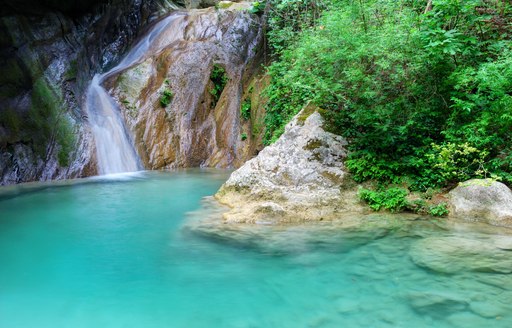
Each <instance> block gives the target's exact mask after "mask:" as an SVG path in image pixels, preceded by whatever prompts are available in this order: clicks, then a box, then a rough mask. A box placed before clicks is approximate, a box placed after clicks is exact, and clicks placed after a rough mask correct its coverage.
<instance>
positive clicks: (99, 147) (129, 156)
mask: <svg viewBox="0 0 512 328" xmlns="http://www.w3.org/2000/svg"><path fill="white" fill-rule="evenodd" d="M181 16H182V14H180V13H176V14H172V15H170V16H168V17H167V18H165V19H163V20H162V21H160V22H158V23H157V24H155V26H153V28H152V29H151V30H150V31H149V32H148V33H147V34H146V35H145V36H144V37H143V38H142V39H141V40H140V41H139V42H138V43H137V44H136V45H135V46H134V47H133V48H132V49H131V50H130V51H129V52H128V53H127V55H126V56H125V57H124V58H123V60H121V62H120V63H119V64H118V65H117V66H115V67H114V68H112V69H111V70H110V71H108V72H106V73H103V74H96V75H95V76H94V77H93V79H92V81H91V84H90V85H89V88H88V90H87V94H86V101H85V107H86V111H87V115H88V117H89V123H90V125H91V128H92V132H93V136H94V141H95V144H96V156H97V162H98V171H99V172H98V173H99V174H112V173H122V172H133V171H138V170H141V169H143V167H142V164H141V161H140V158H139V156H138V155H137V152H136V151H135V148H134V146H133V142H132V140H131V137H130V134H129V131H128V130H127V129H126V127H125V124H124V121H123V118H122V116H121V111H120V108H119V106H118V105H117V103H116V102H115V101H114V99H113V98H112V97H111V96H110V95H109V94H108V92H107V91H106V90H105V89H104V88H103V87H102V83H103V82H104V81H105V79H106V78H108V77H109V76H112V75H114V74H117V73H119V72H121V71H123V70H125V69H126V68H128V67H130V66H133V65H134V64H137V63H139V62H141V61H142V60H143V59H144V58H145V56H146V55H147V54H148V53H150V52H154V51H158V50H160V49H161V48H162V47H163V46H164V45H166V44H168V42H169V41H170V40H169V39H167V40H159V36H160V35H161V34H162V31H164V30H166V29H167V28H176V26H173V25H174V24H172V23H173V22H174V21H176V18H178V17H181ZM176 33H177V32H176ZM152 48H153V49H152ZM155 48H156V49H155Z"/></svg>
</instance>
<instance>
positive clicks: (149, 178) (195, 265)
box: [0, 171, 512, 328]
mask: <svg viewBox="0 0 512 328" xmlns="http://www.w3.org/2000/svg"><path fill="white" fill-rule="evenodd" d="M226 178H227V173H225V172H218V171H183V172H171V173H169V172H158V173H156V172H152V173H150V172H143V173H136V174H134V175H132V176H130V177H124V178H122V177H120V178H115V179H111V180H86V182H87V183H77V184H71V185H65V186H58V187H49V188H43V189H35V190H33V191H31V192H25V193H22V194H20V195H17V196H16V197H4V198H3V199H0V327H6V328H7V327H9V328H16V327H54V328H56V327H74V328H78V327H457V326H459V327H483V326H486V325H487V326H491V327H511V326H512V304H511V303H512V277H511V275H510V274H496V273H486V272H482V273H480V272H462V273H460V274H442V273H436V272H434V271H431V270H427V269H424V268H421V267H418V266H417V265H415V264H414V263H413V261H412V260H411V258H410V256H409V251H410V248H411V245H412V244H413V243H415V242H417V241H418V240H420V239H422V238H425V237H427V236H431V235H453V234H457V233H460V234H464V235H466V236H467V235H468V233H467V232H466V231H458V232H454V231H452V230H450V229H447V228H446V227H442V226H440V225H438V224H434V223H433V222H429V221H426V222H424V221H421V222H417V223H414V224H412V225H411V226H410V227H408V228H407V229H384V230H377V231H371V232H357V233H356V232H342V231H339V230H336V229H327V230H325V231H323V232H322V233H321V234H318V235H317V236H311V235H310V234H311V232H308V230H307V229H306V230H304V229H302V228H293V227H292V228H289V229H288V228H280V229H278V230H272V228H265V229H267V230H265V231H263V232H262V233H265V234H267V235H268V236H270V237H269V239H265V238H261V239H260V238H258V237H253V240H252V241H251V242H244V241H240V242H232V241H226V240H221V239H219V238H208V237H205V235H204V234H198V233H194V231H191V230H190V229H184V228H183V226H184V224H185V223H186V221H187V220H191V218H190V217H189V216H187V215H186V213H187V212H190V211H194V210H197V209H198V208H199V206H200V203H201V198H202V197H204V196H207V195H212V194H213V193H215V191H216V190H217V189H218V187H219V186H220V185H221V184H222V183H223V181H225V179H226ZM196 216H197V214H196ZM254 238H255V239H254ZM269 240H273V242H269ZM510 253H511V256H512V252H510ZM496 281H498V283H496ZM440 298H441V300H440Z"/></svg>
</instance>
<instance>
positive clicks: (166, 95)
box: [160, 89, 174, 108]
mask: <svg viewBox="0 0 512 328" xmlns="http://www.w3.org/2000/svg"><path fill="white" fill-rule="evenodd" d="M172 98H174V94H173V93H172V91H171V90H169V89H165V90H164V91H162V94H161V95H160V106H162V107H164V108H165V107H167V106H169V104H170V103H171V101H172Z"/></svg>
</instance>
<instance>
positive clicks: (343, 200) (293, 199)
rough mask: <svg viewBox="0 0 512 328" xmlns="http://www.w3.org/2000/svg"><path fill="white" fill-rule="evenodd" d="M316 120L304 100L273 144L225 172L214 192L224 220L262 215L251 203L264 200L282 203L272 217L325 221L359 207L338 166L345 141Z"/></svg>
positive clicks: (258, 218)
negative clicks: (225, 178)
mask: <svg viewBox="0 0 512 328" xmlns="http://www.w3.org/2000/svg"><path fill="white" fill-rule="evenodd" d="M322 124H323V119H322V117H321V116H320V114H319V113H318V112H317V111H316V110H315V108H314V107H312V106H307V107H306V108H305V109H303V110H302V111H301V112H300V113H299V114H298V115H297V116H296V117H295V118H294V119H293V120H292V121H291V122H290V123H289V124H288V125H287V126H286V129H285V133H284V134H283V135H282V136H281V137H280V138H279V140H278V141H277V142H276V143H275V144H273V145H270V146H268V147H266V148H265V149H263V150H262V151H261V152H260V153H259V154H258V156H257V157H255V158H254V159H252V160H250V161H248V162H247V163H245V164H244V165H243V166H242V167H241V168H240V169H238V170H237V171H235V172H233V173H232V174H231V176H230V178H229V179H228V181H227V182H226V183H225V184H224V185H223V186H222V187H221V189H220V190H219V192H218V193H217V194H216V198H217V199H218V200H219V201H220V202H221V203H222V204H225V205H227V206H229V207H230V208H231V210H230V211H229V212H227V213H226V214H225V215H224V220H225V222H237V223H256V222H260V221H268V215H267V214H268V213H261V211H258V210H257V209H258V208H259V207H260V206H261V204H262V203H265V202H269V201H271V202H273V203H275V204H277V205H279V206H280V208H282V209H283V210H282V211H277V212H275V213H273V217H272V222H273V223H291V222H305V221H324V220H325V221H329V220H333V219H337V218H340V217H341V216H343V215H344V214H347V213H351V212H352V213H354V212H356V213H358V212H360V211H361V210H362V209H361V207H359V204H358V201H357V197H356V190H355V188H354V187H353V186H352V185H351V183H350V182H349V179H347V176H348V174H347V173H346V171H345V170H344V164H343V160H344V159H345V157H346V154H347V153H346V150H345V146H346V144H347V143H346V141H345V140H344V139H343V138H341V137H340V136H336V135H334V134H331V133H329V132H326V131H325V130H324V129H323V128H322Z"/></svg>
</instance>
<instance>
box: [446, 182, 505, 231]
mask: <svg viewBox="0 0 512 328" xmlns="http://www.w3.org/2000/svg"><path fill="white" fill-rule="evenodd" d="M449 196H450V202H451V206H452V213H453V215H454V216H457V217H460V218H464V219H467V220H473V221H483V222H487V223H489V224H492V225H496V226H504V227H512V191H511V190H510V189H509V188H508V187H507V186H506V185H504V184H503V183H501V182H497V181H493V180H490V179H474V180H469V181H466V182H464V183H461V184H459V186H458V187H456V188H455V189H453V190H452V191H450V193H449Z"/></svg>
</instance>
